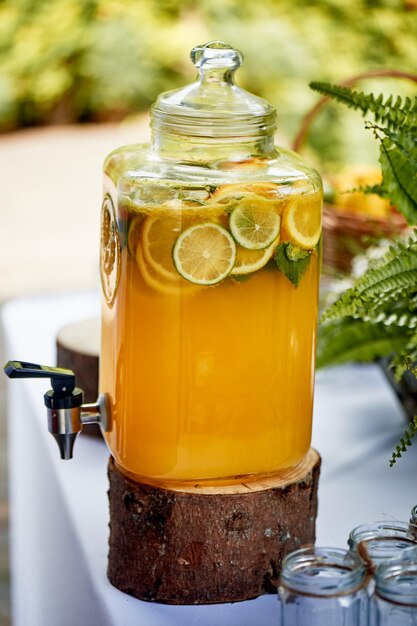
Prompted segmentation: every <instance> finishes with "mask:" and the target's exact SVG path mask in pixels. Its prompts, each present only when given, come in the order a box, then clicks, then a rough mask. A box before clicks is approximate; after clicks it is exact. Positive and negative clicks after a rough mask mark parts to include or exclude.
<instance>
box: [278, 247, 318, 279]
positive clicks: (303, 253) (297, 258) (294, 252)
mask: <svg viewBox="0 0 417 626" xmlns="http://www.w3.org/2000/svg"><path fill="white" fill-rule="evenodd" d="M310 260H311V250H302V249H301V248H297V246H294V245H293V244H291V243H280V244H279V246H278V247H277V249H276V252H275V262H276V264H277V265H278V267H279V269H280V270H281V272H282V273H283V274H284V275H285V276H286V277H287V278H288V280H289V281H290V282H291V283H292V284H293V285H294V286H295V287H298V285H299V283H300V280H301V278H302V277H303V275H304V273H305V272H306V270H307V268H308V266H309V265H310Z"/></svg>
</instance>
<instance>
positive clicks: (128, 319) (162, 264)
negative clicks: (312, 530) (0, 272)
mask: <svg viewBox="0 0 417 626" xmlns="http://www.w3.org/2000/svg"><path fill="white" fill-rule="evenodd" d="M117 202H118V206H115V205H116V204H117ZM103 211H104V213H103V217H102V261H101V270H102V281H103V290H104V293H105V296H106V298H105V302H104V306H103V316H102V319H103V327H102V333H103V336H102V346H103V350H102V354H101V373H100V387H101V390H102V391H105V392H106V393H107V394H108V396H109V399H110V403H111V428H110V430H109V432H107V433H106V438H107V441H108V444H109V447H110V449H111V450H112V453H113V455H114V457H115V460H116V462H117V463H118V465H119V467H120V468H121V469H122V470H123V471H125V472H126V473H128V474H130V475H131V476H132V477H133V478H136V479H139V480H143V479H147V480H148V481H150V482H162V483H163V482H164V481H166V482H169V481H200V480H201V481H216V480H219V479H220V480H221V479H225V478H229V479H233V478H234V477H236V476H237V475H239V476H242V475H243V476H247V477H250V475H258V476H259V474H267V473H270V472H276V471H278V470H281V469H284V468H288V467H292V466H294V465H296V464H297V463H298V462H299V461H300V460H301V459H302V458H303V457H304V455H305V454H306V453H307V451H308V449H309V446H310V438H311V419H312V403H313V377H314V354H315V337H316V325H317V300H318V277H319V246H320V232H321V193H319V192H310V193H301V194H300V193H299V191H297V187H296V185H295V186H294V187H293V188H292V189H289V188H288V187H285V188H283V186H280V185H278V184H273V183H259V184H257V185H254V184H247V185H245V184H235V185H223V186H220V187H217V188H216V189H214V190H211V191H210V193H209V194H208V197H206V198H203V200H201V201H200V202H199V203H196V202H187V201H184V200H174V201H172V200H168V201H166V202H162V201H161V203H160V204H159V205H157V206H156V205H155V204H152V205H151V204H149V205H146V203H144V202H141V203H137V204H135V202H134V201H132V200H129V201H124V200H123V198H122V197H121V196H120V197H119V199H118V201H117V200H116V198H115V197H113V198H111V197H107V198H106V200H105V203H104V205H103ZM106 211H107V212H108V214H107V213H106ZM112 211H114V224H116V226H114V227H113V231H112V227H111V223H112V215H111V213H112ZM115 229H117V230H118V233H115V232H114V231H115ZM103 249H104V252H103Z"/></svg>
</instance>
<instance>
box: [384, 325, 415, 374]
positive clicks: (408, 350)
mask: <svg viewBox="0 0 417 626" xmlns="http://www.w3.org/2000/svg"><path fill="white" fill-rule="evenodd" d="M415 363H417V334H413V335H411V336H410V337H409V339H408V341H407V343H406V345H405V346H404V348H403V349H402V350H401V351H400V352H398V354H396V355H395V357H394V358H393V359H392V361H391V365H390V367H391V368H392V369H393V371H394V376H395V379H396V380H397V381H400V380H401V378H402V377H403V376H404V373H405V371H406V370H407V369H409V370H411V371H412V372H413V374H414V375H416V368H415V365H413V364H415Z"/></svg>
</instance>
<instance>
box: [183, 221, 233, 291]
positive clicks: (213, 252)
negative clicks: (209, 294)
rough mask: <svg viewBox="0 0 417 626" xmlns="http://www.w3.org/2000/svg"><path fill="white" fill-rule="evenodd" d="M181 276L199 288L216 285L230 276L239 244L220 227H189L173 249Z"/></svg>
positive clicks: (213, 224) (209, 223)
mask: <svg viewBox="0 0 417 626" xmlns="http://www.w3.org/2000/svg"><path fill="white" fill-rule="evenodd" d="M172 256H173V260H174V265H175V267H176V269H177V271H178V273H179V274H180V275H181V276H183V277H184V278H185V279H186V280H188V281H190V282H191V283H194V284H196V285H215V284H216V283H219V282H220V281H221V280H223V279H224V278H226V276H228V275H229V274H230V272H231V271H232V269H233V266H234V264H235V259H236V244H235V242H234V241H233V238H232V236H231V235H230V234H229V233H228V232H227V230H226V229H225V228H223V226H220V224H216V223H212V222H205V223H203V224H195V225H194V226H191V227H190V228H187V230H185V231H184V232H183V233H182V234H181V235H180V236H179V237H178V239H177V241H176V242H175V245H174V248H173V250H172Z"/></svg>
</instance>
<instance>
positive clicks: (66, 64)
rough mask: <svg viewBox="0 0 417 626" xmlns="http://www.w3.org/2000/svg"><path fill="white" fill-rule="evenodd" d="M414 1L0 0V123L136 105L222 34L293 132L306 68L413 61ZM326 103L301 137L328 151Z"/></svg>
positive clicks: (111, 112)
mask: <svg viewBox="0 0 417 626" xmlns="http://www.w3.org/2000/svg"><path fill="white" fill-rule="evenodd" d="M416 9H417V5H416V3H415V2H414V0H320V1H318V0H316V1H314V0H312V1H310V2H306V1H305V0H279V1H277V0H262V1H259V0H246V1H245V2H242V0H3V1H2V2H0V130H9V129H14V128H18V127H22V126H28V125H37V124H47V123H54V122H79V121H101V120H108V119H120V118H122V117H124V116H125V115H128V114H130V113H133V112H137V111H142V110H145V109H147V108H148V107H149V105H150V104H151V103H152V102H153V101H154V99H155V98H156V96H157V95H158V93H160V92H161V91H165V90H167V89H171V88H175V87H178V86H181V85H183V84H184V83H185V82H187V81H189V80H190V79H192V78H193V76H194V71H193V67H192V64H191V63H190V62H189V61H188V55H189V52H190V50H191V48H192V47H193V46H194V45H196V44H201V43H204V42H206V41H209V40H211V39H222V40H225V41H227V42H229V43H231V44H232V45H234V46H235V47H237V48H239V49H240V50H241V51H242V52H243V53H244V55H245V58H246V61H245V64H244V66H243V68H242V69H241V70H240V72H239V74H238V82H239V83H240V84H241V85H242V86H243V87H245V88H247V89H250V90H251V91H253V92H255V93H257V94H259V95H261V96H263V97H265V98H267V99H268V100H269V101H270V102H272V103H273V104H274V105H275V106H277V108H278V112H279V119H280V123H281V132H282V134H283V135H285V136H287V137H292V136H294V134H295V131H296V128H297V125H298V124H299V121H300V117H301V116H302V114H303V113H304V112H305V111H306V110H307V109H308V108H309V107H310V106H311V104H312V103H313V102H314V101H315V99H316V96H315V95H314V94H313V93H311V92H310V90H309V89H308V87H307V85H308V82H309V81H310V80H329V81H332V82H338V81H340V80H342V79H343V78H346V77H349V76H351V75H353V74H356V73H358V72H362V71H364V70H369V69H375V68H381V67H395V68H397V69H398V68H401V69H403V70H411V71H413V69H415V48H416V41H417V13H416V12H415V10H416ZM396 91H397V92H398V88H397V89H396ZM337 115H338V113H337V112H336V109H335V108H333V109H332V108H331V107H329V108H328V110H327V111H326V112H325V113H324V114H322V115H321V116H320V119H319V120H318V121H317V124H315V126H316V127H317V128H316V130H315V133H314V135H313V138H312V143H313V145H314V143H316V144H317V147H318V148H320V147H323V146H321V145H320V144H323V142H324V144H323V145H325V146H326V145H327V148H326V149H328V150H330V152H329V154H328V157H329V160H331V158H332V153H331V148H330V147H329V146H328V142H327V143H326V141H325V139H326V136H327V135H328V130H327V129H328V128H329V126H331V127H332V129H333V130H332V133H336V135H337V133H338V132H339V134H343V133H345V134H346V127H341V126H340V125H338V124H339V123H338V121H337V119H338V118H337ZM355 126H357V124H356V123H355ZM325 156H326V155H325Z"/></svg>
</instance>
